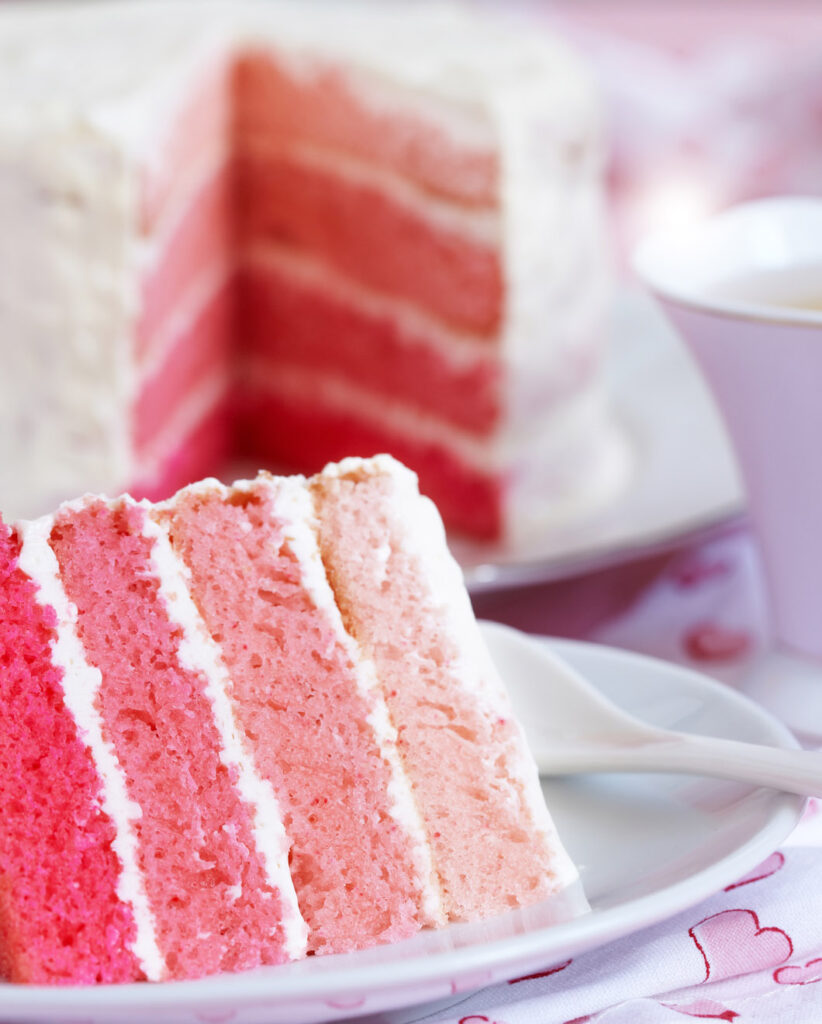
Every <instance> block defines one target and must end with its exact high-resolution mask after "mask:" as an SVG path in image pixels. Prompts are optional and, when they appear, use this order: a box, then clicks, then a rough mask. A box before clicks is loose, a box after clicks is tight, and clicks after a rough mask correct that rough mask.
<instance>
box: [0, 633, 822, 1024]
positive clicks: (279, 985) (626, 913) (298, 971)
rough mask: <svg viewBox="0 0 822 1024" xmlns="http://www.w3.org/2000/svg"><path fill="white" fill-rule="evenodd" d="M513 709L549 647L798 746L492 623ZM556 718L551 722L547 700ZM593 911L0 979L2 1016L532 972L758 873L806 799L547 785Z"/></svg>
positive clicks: (295, 1001)
mask: <svg viewBox="0 0 822 1024" xmlns="http://www.w3.org/2000/svg"><path fill="white" fill-rule="evenodd" d="M483 630H484V632H485V634H486V637H487V639H488V642H489V644H490V646H491V650H492V653H493V655H494V658H495V660H496V662H497V664H498V665H499V667H500V669H501V670H502V672H503V674H504V676H505V677H506V679H507V681H508V684H509V686H510V688H511V692H512V695H513V696H514V699H515V701H516V694H517V684H518V672H521V671H522V670H521V668H520V659H519V653H520V652H521V651H522V650H523V647H524V646H525V647H526V649H531V648H532V645H534V644H538V645H541V644H543V643H547V644H548V646H549V648H550V649H551V650H553V651H555V652H556V653H558V654H560V655H562V656H563V657H565V658H566V659H567V660H568V661H569V662H570V663H571V664H572V665H574V666H575V667H576V668H577V669H579V670H580V671H581V672H583V673H584V674H585V675H586V676H588V677H589V678H590V679H591V680H592V681H593V682H594V683H595V684H596V685H597V686H599V687H600V688H601V689H602V691H603V692H604V693H606V694H608V695H609V696H610V697H612V698H613V699H614V700H616V701H617V702H618V703H619V704H621V705H622V706H623V707H625V708H626V709H627V710H629V711H631V712H634V713H636V714H638V715H641V716H642V717H644V718H646V719H647V720H648V721H650V722H654V723H656V724H658V725H663V726H669V727H673V728H680V729H685V730H689V731H693V732H698V733H705V734H710V735H718V736H729V737H734V738H736V739H743V740H752V741H756V742H760V743H771V744H774V745H777V746H783V747H789V746H795V743H794V741H793V739H792V738H791V735H790V733H788V732H787V730H786V729H785V728H784V726H782V725H780V724H779V723H778V722H776V721H775V720H774V719H772V718H770V717H769V716H768V715H767V714H766V713H765V712H763V711H762V710H760V709H759V708H758V707H757V706H756V705H754V704H752V703H750V702H749V701H747V700H745V699H744V698H742V697H740V696H739V695H738V694H737V693H735V692H734V691H732V690H730V689H728V688H726V687H723V686H721V685H720V684H718V683H715V682H713V681H711V680H709V679H707V678H705V677H704V676H701V675H698V674H696V673H694V672H690V671H687V670H685V669H681V668H677V667H673V666H671V665H668V664H666V663H664V662H661V661H655V660H652V659H649V658H644V657H640V656H638V655H633V654H627V653H624V652H621V651H616V650H613V649H610V648H607V647H597V646H594V645H590V644H581V643H572V642H569V641H558V640H551V641H542V640H539V639H534V638H529V637H526V636H525V635H524V634H521V633H518V632H516V631H514V630H511V629H508V628H506V627H503V626H495V625H490V624H487V623H486V624H484V626H483ZM545 713H546V715H548V714H550V700H549V695H548V694H546V709H545ZM545 791H546V795H547V797H548V801H549V804H550V806H551V809H552V811H553V813H554V816H555V818H556V821H557V824H558V826H559V829H560V832H561V833H562V835H563V837H564V839H565V842H566V844H567V846H568V849H569V852H570V853H571V856H572V857H573V858H574V859H575V861H576V862H577V863H578V864H579V865H580V869H581V872H582V877H583V881H584V884H585V888H586V892H587V895H588V899H589V901H590V904H591V912H590V913H588V914H585V915H583V916H582V917H578V918H576V919H575V920H572V921H568V922H566V923H563V924H555V925H553V926H551V927H549V926H547V924H546V922H547V921H548V920H550V918H551V916H552V914H553V908H552V906H551V902H550V901H549V902H548V903H543V904H540V905H538V906H537V907H534V908H530V909H529V910H528V911H522V912H515V913H511V914H508V915H506V916H504V917H500V918H496V919H494V920H492V921H487V922H484V923H479V924H475V925H461V926H452V927H450V928H446V929H443V930H442V931H439V932H427V933H425V934H421V935H419V936H417V937H416V938H414V939H411V940H409V941H407V942H403V943H397V944H396V945H394V946H384V947H382V948H380V949H376V950H370V951H367V952H363V953H353V954H348V955H345V956H335V957H316V958H312V959H309V960H304V961H302V962H301V963H296V964H289V965H287V966H284V967H277V968H266V969H261V970H257V971H251V972H248V973H245V974H240V975H234V976H229V975H221V976H219V977H215V978H208V979H205V980H203V981H197V982H176V983H168V984H157V985H150V984H143V985H123V986H101V987H98V988H79V989H59V990H55V989H47V988H34V987H27V986H22V985H19V986H18V985H0V1021H4V1022H11V1021H14V1022H16V1024H21V1022H23V1021H38V1022H48V1024H58V1022H66V1024H68V1022H74V1024H79V1022H80V1021H82V1022H83V1024H99V1022H106V1024H112V1022H115V1021H117V1022H120V1021H129V1022H134V1024H136V1022H138V1021H139V1022H140V1024H145V1021H146V1020H151V1021H152V1024H163V1022H170V1021H175V1022H177V1021H185V1022H200V1024H228V1022H231V1024H252V1022H255V1024H256V1022H259V1024H300V1022H307V1021H317V1022H319V1021H330V1020H339V1019H343V1018H345V1017H350V1016H352V1015H358V1016H359V1015H362V1014H371V1013H376V1012H378V1011H382V1010H386V1009H391V1008H397V1007H407V1006H413V1005H415V1004H419V1003H423V1002H429V1001H432V1000H439V999H443V998H447V997H449V996H453V994H454V993H457V992H461V991H467V990H470V989H473V988H478V987H481V986H484V985H488V984H490V983H492V982H494V981H497V980H500V979H503V978H510V977H514V976H516V975H521V974H527V973H531V972H533V971H537V970H539V969H541V968H545V967H546V966H548V965H550V964H551V963H556V962H558V961H561V960H565V959H567V958H568V957H570V956H574V955H576V954H578V953H580V952H582V951H583V950H586V949H590V948H592V947H594V946H597V945H601V944H602V943H604V942H607V941H609V940H611V939H615V938H617V937H619V936H621V935H625V934H627V933H628V932H631V931H633V930H635V929H637V928H640V927H643V926H645V925H648V924H652V923H653V922H655V921H658V920H660V919H662V918H664V917H666V916H668V915H671V914H673V913H676V912H677V911H679V910H682V909H684V908H685V907H687V906H690V905H692V904H694V903H696V902H698V901H699V900H701V899H703V898H704V897H706V896H708V895H710V894H711V893H713V892H715V891H717V890H719V889H721V888H722V887H723V886H724V885H727V884H728V883H729V882H732V881H734V879H736V878H738V877H740V876H741V875H743V874H744V873H745V872H747V871H749V870H750V869H751V868H752V867H754V866H755V865H756V864H757V863H759V861H761V860H762V859H763V858H764V857H766V856H767V855H768V854H769V853H771V852H772V851H773V849H774V848H775V847H776V846H777V845H778V844H779V843H780V842H781V840H782V839H783V838H784V837H785V836H786V835H787V834H788V833H789V832H790V831H791V829H792V828H793V826H794V825H795V824H796V822H797V821H798V820H799V817H800V814H801V809H802V806H803V801H802V800H801V799H800V798H799V797H792V796H787V795H784V794H777V793H773V792H770V791H766V790H754V789H751V788H749V787H746V786H742V785H737V784H733V783H726V782H716V781H708V780H699V779H693V778H690V777H687V776H666V775H657V776H651V775H645V776H639V775H621V776H617V775H611V776H607V775H600V776H589V777H577V778H569V779H563V780H559V779H555V780H551V781H548V782H546V783H545Z"/></svg>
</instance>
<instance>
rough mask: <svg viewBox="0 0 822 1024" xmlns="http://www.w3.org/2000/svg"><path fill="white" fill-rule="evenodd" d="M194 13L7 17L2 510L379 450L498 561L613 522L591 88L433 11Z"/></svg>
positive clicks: (497, 33)
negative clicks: (538, 530) (555, 522)
mask: <svg viewBox="0 0 822 1024" xmlns="http://www.w3.org/2000/svg"><path fill="white" fill-rule="evenodd" d="M202 11H203V16H202V18H201V19H198V24H197V25H196V26H192V24H191V18H190V8H189V6H188V5H187V4H184V3H177V2H172V3H168V4H163V5H162V6H160V5H156V6H154V5H152V6H151V9H150V10H149V9H148V8H147V7H146V5H135V4H128V3H125V4H118V5H117V6H116V8H105V9H104V8H101V7H100V6H99V5H90V6H89V7H83V6H82V5H81V6H80V7H79V8H77V9H73V10H71V11H65V12H61V11H58V10H56V9H52V10H51V11H50V12H49V13H48V15H46V14H45V13H44V12H42V11H34V12H28V11H27V10H25V9H24V8H22V7H15V8H12V9H10V10H8V11H7V10H4V11H2V12H0V18H2V25H3V29H4V33H3V35H2V37H0V58H2V59H0V97H2V98H3V99H4V104H3V115H2V117H0V210H3V211H5V213H6V214H7V217H6V222H7V223H9V224H12V225H13V224H16V223H20V224H21V225H22V224H23V223H25V226H26V227H25V231H24V232H23V231H22V230H21V232H20V234H21V237H22V243H21V244H18V243H15V251H14V254H13V256H12V253H11V250H9V252H8V258H7V259H6V258H4V255H3V248H2V246H3V244H4V243H2V241H0V265H5V263H6V262H8V263H9V265H10V274H9V275H8V276H7V277H6V278H5V279H4V282H3V285H2V287H3V289H4V292H3V293H2V294H3V295H5V297H6V301H4V302H3V303H2V304H0V327H2V329H3V333H4V336H7V337H13V338H15V339H17V340H18V344H17V345H16V347H15V349H14V352H13V353H12V355H11V363H10V368H9V372H8V373H7V374H6V375H4V378H3V380H2V381H0V407H2V408H3V410H4V412H3V413H2V414H0V416H2V417H3V418H2V420H0V428H2V429H0V473H2V474H3V476H2V477H0V498H1V499H2V501H3V503H4V506H5V507H6V508H11V509H14V508H15V507H18V508H25V509H26V510H27V511H28V512H29V513H30V512H32V511H39V510H41V509H43V508H45V507H47V506H51V505H52V504H53V503H55V502H56V501H57V500H59V498H61V497H66V496H68V495H70V494H71V493H73V492H76V491H82V490H101V489H106V490H108V491H109V492H111V491H113V490H116V489H118V488H126V487H128V488H130V489H131V490H132V491H134V492H135V493H140V494H144V495H147V496H150V497H154V498H159V497H164V496H167V495H168V494H169V493H171V492H173V491H174V490H175V489H176V488H177V487H179V486H180V485H181V484H183V483H185V482H187V481H188V480H190V479H193V478H196V477H198V476H200V475H202V474H203V473H205V472H214V471H216V470H218V469H219V468H220V465H221V463H223V462H224V461H225V459H226V457H228V456H229V455H231V454H234V455H248V456H253V457H255V458H258V459H260V460H262V461H267V462H270V463H271V462H280V463H282V464H290V465H292V466H294V467H295V468H300V469H304V470H316V469H319V468H320V466H321V465H323V464H324V463H325V462H326V461H328V460H329V459H333V458H337V457H340V456H341V455H347V454H365V455H370V454H373V453H374V452H376V451H383V450H391V451H392V452H394V453H395V454H397V455H400V456H402V457H403V458H404V459H405V460H406V461H407V462H409V464H411V465H412V467H413V468H414V469H416V470H417V471H418V473H419V475H420V478H421V482H422V486H423V489H424V491H425V492H426V493H428V494H430V495H431V496H432V497H433V498H434V499H435V500H436V501H437V503H438V504H439V505H440V507H441V508H442V510H443V512H444V514H445V515H446V518H447V519H448V521H449V522H450V523H451V524H452V525H454V526H457V527H461V528H463V529H466V530H469V531H471V532H473V533H475V534H477V535H480V536H486V537H493V536H500V535H508V536H510V535H512V534H515V533H517V532H522V530H523V529H525V528H526V526H527V525H529V524H528V523H527V520H528V518H529V508H530V518H534V509H535V508H536V507H537V505H535V504H533V503H531V502H530V501H529V498H530V496H532V495H533V494H534V493H537V492H538V493H540V494H541V495H542V497H543V498H544V499H545V500H543V501H542V502H540V503H539V505H538V513H537V517H538V518H543V517H544V516H545V515H546V514H547V515H548V516H550V515H551V509H553V514H554V515H555V516H557V517H560V518H561V517H562V516H563V515H565V514H567V512H568V510H569V509H573V511H574V514H577V513H578V512H579V510H580V509H582V508H584V507H585V506H586V504H589V505H590V504H591V503H594V502H598V501H600V500H602V499H603V498H604V497H606V496H607V495H608V494H610V493H612V492H613V490H614V489H615V487H616V486H617V485H618V482H619V480H620V479H621V478H622V476H623V470H624V468H625V465H624V462H625V460H624V453H623V452H622V450H621V449H620V448H619V446H618V445H616V444H615V443H614V431H613V426H612V424H611V422H610V420H609V418H608V416H607V415H606V414H605V413H604V408H605V406H604V401H603V397H602V394H601V380H600V368H601V349H602V329H601V322H602V317H603V313H604V309H605V304H606V301H607V295H608V281H609V271H608V260H607V254H606V246H605V245H604V242H603V238H604V229H603V216H602V209H601V184H600V135H601V131H600V127H599V112H598V106H597V102H596V98H595V95H594V92H593V89H592V87H591V84H590V82H589V80H588V77H587V75H586V74H585V72H584V70H583V69H582V68H581V67H580V66H579V64H578V62H577V61H576V59H575V58H574V57H573V56H572V55H570V54H569V53H567V52H566V50H565V49H564V47H562V46H561V45H559V44H557V43H556V42H554V41H553V40H550V39H548V38H541V37H535V36H534V35H533V34H528V33H525V32H521V31H516V30H514V29H512V28H509V27H506V26H499V25H496V24H493V23H487V22H485V21H484V20H483V19H482V18H480V17H473V16H469V15H468V14H466V13H465V12H461V11H459V10H457V9H455V8H451V7H447V6H442V5H431V4H426V5H413V6H412V5H410V4H408V5H400V6H399V7H397V8H394V7H393V6H392V5H379V6H376V5H372V4H360V3H356V2H345V3H340V4H334V5H330V4H329V5H323V7H322V10H321V12H320V11H318V12H315V15H314V16H312V17H311V18H306V17H305V16H304V8H303V7H302V5H300V4H298V3H296V2H293V3H289V2H286V0H280V2H276V3H274V2H272V3H266V4H255V3H238V4H228V3H219V2H218V3H214V4H205V5H202ZM123 38H128V39H129V49H128V53H127V54H120V49H121V47H119V46H118V45H117V42H116V41H117V40H119V39H123ZM103 40H107V41H108V42H109V43H110V45H102V43H101V41H103ZM58 41H59V45H58ZM92 42H93V45H92ZM44 55H47V57H48V59H47V61H46V64H47V65H48V70H47V72H43V73H42V74H41V70H42V68H41V64H42V63H43V59H44ZM121 57H122V59H120V58H121ZM6 58H8V59H6ZM35 80H36V81H35ZM55 97H59V99H57V100H55ZM103 180H104V181H105V182H106V187H105V188H100V187H99V183H100V182H101V181H103ZM17 235H18V232H16V231H13V230H11V231H9V232H8V233H7V235H5V236H4V237H7V238H11V237H17ZM9 244H10V243H9ZM35 284H36V287H35ZM35 295H36V302H35V300H34V296H35ZM44 367H49V368H52V367H53V371H52V370H49V371H47V372H44V370H43V368H44ZM297 371H300V373H301V375H302V376H301V377H300V379H299V382H297V379H296V377H295V374H296V373H297ZM4 382H5V383H4ZM4 388H6V389H7V391H5V390H2V389H4ZM21 395H25V396H28V397H27V400H26V402H25V403H23V402H22V401H21V399H20V397H19V396H21ZM387 408H390V409H392V410H395V411H396V415H386V414H385V412H384V410H385V409H387ZM33 409H34V410H36V412H32V410H33ZM420 419H424V420H425V423H426V425H427V429H426V431H424V436H423V435H422V434H421V433H420V431H419V429H418V425H419V421H420ZM571 425H572V426H571ZM455 430H456V432H457V434H459V435H460V436H463V435H464V437H465V439H466V441H467V442H468V444H469V447H470V448H471V450H472V452H473V455H472V456H471V457H467V456H466V455H465V447H466V444H465V443H462V442H460V441H459V439H458V438H457V434H455ZM557 437H563V438H567V439H568V444H567V446H566V445H565V441H563V444H562V445H559V444H558V443H554V441H555V439H556V438H557ZM455 438H456V439H455ZM304 439H308V441H306V443H303V441H304ZM343 441H344V444H345V447H342V445H341V442H343ZM560 447H562V448H563V449H564V450H565V449H566V447H567V448H568V449H569V450H570V451H571V452H572V456H571V457H568V456H567V455H565V456H563V455H560V457H559V459H558V460H557V458H556V457H555V455H554V452H555V451H557V450H558V449H559V448H560ZM21 453H24V454H21ZM546 453H547V454H546ZM571 467H575V469H572V468H571ZM554 499H556V500H554ZM552 502H553V504H552ZM546 509H548V511H547V513H546ZM531 525H533V524H531Z"/></svg>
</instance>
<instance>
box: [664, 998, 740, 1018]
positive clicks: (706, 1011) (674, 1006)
mask: <svg viewBox="0 0 822 1024" xmlns="http://www.w3.org/2000/svg"><path fill="white" fill-rule="evenodd" d="M662 1005H663V1006H667V1007H668V1009H669V1010H674V1011H675V1012H676V1013H684V1014H685V1015H686V1016H688V1017H701V1018H702V1019H705V1020H728V1021H732V1020H736V1018H737V1017H738V1016H739V1014H738V1013H736V1012H735V1011H734V1010H729V1009H728V1007H727V1006H723V1005H722V1004H721V1003H717V1002H715V1001H714V1000H713V999H696V1000H695V1001H694V1002H692V1003H663V1004H662Z"/></svg>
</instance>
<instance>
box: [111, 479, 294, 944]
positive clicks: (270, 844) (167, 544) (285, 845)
mask: <svg viewBox="0 0 822 1024" xmlns="http://www.w3.org/2000/svg"><path fill="white" fill-rule="evenodd" d="M214 486H215V487H216V486H220V485H218V484H217V483H216V482H214ZM126 500H129V501H131V500H132V499H126ZM145 507H146V508H148V506H147V505H146V506H145ZM143 536H145V537H148V538H150V539H151V540H152V542H153V544H152V549H151V567H152V570H153V572H154V575H155V577H156V579H157V581H158V584H159V588H160V594H161V596H162V598H163V602H164V604H165V608H166V614H167V615H168V617H169V620H170V621H171V622H172V623H174V625H176V626H178V627H179V629H180V631H181V634H182V636H181V640H180V646H179V659H180V663H181V665H182V666H183V667H184V668H185V669H186V670H187V671H189V672H195V673H197V674H198V675H199V676H200V677H201V678H202V679H203V681H204V692H205V694H206V696H207V697H208V699H209V701H210V702H211V706H212V709H213V714H214V724H215V725H216V727H217V731H218V733H219V736H220V744H221V749H220V760H221V761H222V763H223V764H224V765H226V766H227V767H228V768H231V769H234V771H235V772H236V777H237V790H238V793H239V795H240V798H241V799H242V800H243V801H244V802H245V803H246V804H247V805H248V806H249V807H250V808H251V811H252V816H251V817H252V831H253V834H254V841H255V844H256V846H257V851H258V853H259V854H260V857H261V858H262V860H263V863H264V865H265V870H266V876H267V878H268V880H269V882H270V883H271V885H272V886H273V887H274V888H276V890H277V891H278V893H279V896H280V902H281V906H282V928H283V935H284V946H285V951H286V953H287V955H288V956H289V957H290V958H291V959H292V960H296V959H299V958H300V957H303V956H305V952H306V948H307V943H308V928H307V926H306V924H305V921H304V920H303V918H302V915H301V913H300V909H299V906H298V904H297V894H296V892H295V891H294V884H293V882H292V881H291V873H290V871H289V868H288V853H289V849H290V843H289V840H288V836H287V835H286V832H285V828H284V826H283V817H282V812H281V810H280V804H279V801H278V800H277V796H276V794H275V793H274V789H273V787H272V785H271V783H270V782H269V781H268V780H267V779H263V778H262V777H261V776H260V775H259V774H258V772H257V770H256V768H255V766H254V759H253V756H252V755H251V754H250V753H249V752H248V751H247V750H246V749H245V746H244V744H243V740H242V738H241V735H240V730H239V729H238V727H237V722H236V720H235V718H234V713H233V710H232V706H231V700H230V698H229V696H228V693H229V690H230V688H231V679H230V677H229V675H228V671H227V669H226V667H225V664H224V662H223V659H222V655H221V653H220V648H219V646H218V645H217V643H216V642H215V641H214V640H213V639H212V637H211V635H210V633H209V632H208V629H207V628H206V625H205V623H204V622H203V619H202V617H201V615H200V613H199V612H198V610H197V607H196V605H195V604H194V601H193V600H192V598H191V595H190V593H189V589H188V578H189V576H190V573H189V570H188V568H187V566H186V565H185V563H183V562H182V561H181V560H180V559H179V558H178V556H177V555H176V554H175V552H174V549H173V547H172V545H171V541H170V539H169V537H168V533H167V532H166V530H165V529H164V528H163V527H162V526H161V525H160V524H159V523H158V522H156V520H154V519H153V518H152V517H151V515H150V514H149V513H148V511H147V512H146V515H145V518H144V522H143Z"/></svg>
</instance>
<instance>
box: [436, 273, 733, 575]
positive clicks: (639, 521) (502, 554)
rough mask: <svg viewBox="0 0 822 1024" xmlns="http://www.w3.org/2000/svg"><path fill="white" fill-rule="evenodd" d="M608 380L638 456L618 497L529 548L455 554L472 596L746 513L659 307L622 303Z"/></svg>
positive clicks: (624, 297)
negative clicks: (596, 511) (742, 512)
mask: <svg viewBox="0 0 822 1024" xmlns="http://www.w3.org/2000/svg"><path fill="white" fill-rule="evenodd" d="M613 330H614V337H613V343H612V351H611V354H610V358H609V365H608V377H609V383H610V387H611V392H612V395H613V403H614V407H615V412H616V418H617V420H618V422H619V424H620V425H621V426H622V428H623V430H624V431H625V433H626V434H627V436H628V439H629V441H630V442H631V443H632V444H633V446H634V448H635V452H636V459H635V469H634V472H633V476H632V478H631V479H630V481H629V483H628V484H627V486H626V489H625V490H624V492H623V493H622V494H621V496H620V497H618V498H617V499H615V500H614V502H613V503H611V504H610V505H609V506H608V507H607V508H605V509H603V510H602V511H601V512H599V513H597V514H596V515H592V516H591V517H590V518H588V519H585V520H580V521H578V522H577V523H575V525H574V526H568V527H563V528H546V530H545V532H544V533H543V534H542V535H540V536H538V537H536V538H535V537H530V538H529V539H528V542H527V544H526V543H524V542H523V543H522V544H521V545H520V546H517V545H507V546H506V545H499V544H478V543H476V542H470V541H466V540H464V539H462V538H459V537H453V538H451V539H450V544H451V548H452V550H453V552H454V555H455V556H456V558H457V560H458V561H459V563H460V565H461V566H462V568H463V572H464V574H465V579H466V583H467V585H468V588H469V589H470V590H471V591H472V592H473V593H479V592H481V591H486V590H496V589H499V588H502V587H510V586H522V585H525V584H529V583H547V582H550V581H552V580H557V579H563V578H566V577H570V576H576V575H579V574H581V573H583V572H589V571H591V570H593V569H597V568H603V567H605V566H607V565H613V564H616V563H618V562H622V561H628V560H630V559H633V558H636V557H640V556H643V555H646V554H652V553H655V552H657V551H661V550H664V549H666V548H669V547H671V546H673V545H675V544H678V543H681V542H682V541H684V540H686V539H695V538H696V537H697V536H699V535H700V534H701V533H704V532H706V531H707V530H709V529H711V528H713V527H714V526H716V525H717V524H719V523H721V522H724V521H725V520H727V519H730V518H732V517H733V516H735V515H738V514H739V513H741V511H742V509H743V506H744V500H743V492H742V485H741V483H740V478H739V474H738V472H737V468H736V462H735V459H734V456H733V454H732V450H731V447H730V443H729V441H728V438H727V434H726V432H725V428H724V426H723V424H722V423H721V421H720V419H719V416H718V414H717V412H716V409H715V406H714V403H713V399H712V398H711V397H710V396H709V394H708V392H707V390H706V388H705V385H704V384H703V383H702V379H701V377H700V376H699V373H698V371H697V370H696V368H695V366H694V364H693V362H692V360H691V357H690V355H689V353H688V352H687V351H686V350H685V348H684V346H683V343H682V342H681V341H680V340H679V338H678V337H677V336H676V334H675V333H674V331H673V330H672V328H671V327H670V325H669V324H668V323H667V322H666V321H665V319H664V317H663V316H662V313H661V312H660V311H659V309H657V307H656V306H655V305H654V303H653V302H652V300H651V299H650V298H649V297H648V296H647V295H644V294H642V293H640V292H637V291H632V290H629V289H625V290H623V291H622V292H621V294H620V295H619V297H618V301H617V303H616V308H615V316H614V329H613Z"/></svg>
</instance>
